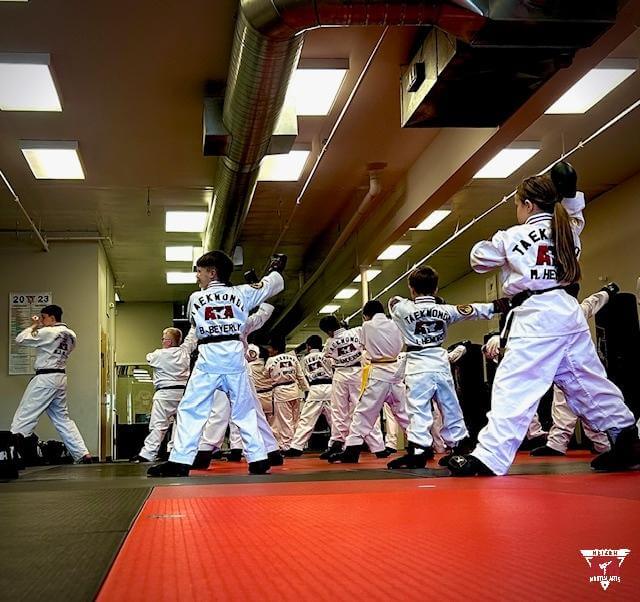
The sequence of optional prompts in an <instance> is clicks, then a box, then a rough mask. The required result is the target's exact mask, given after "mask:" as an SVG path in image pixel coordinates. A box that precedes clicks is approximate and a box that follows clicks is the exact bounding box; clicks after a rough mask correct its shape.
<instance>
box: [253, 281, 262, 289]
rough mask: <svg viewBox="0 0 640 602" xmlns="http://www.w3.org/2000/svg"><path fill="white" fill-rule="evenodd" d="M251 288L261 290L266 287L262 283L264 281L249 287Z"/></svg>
mask: <svg viewBox="0 0 640 602" xmlns="http://www.w3.org/2000/svg"><path fill="white" fill-rule="evenodd" d="M249 286H250V287H251V288H257V289H261V288H262V287H263V286H264V282H262V280H261V281H260V282H254V283H253V284H250V285H249Z"/></svg>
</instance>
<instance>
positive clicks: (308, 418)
mask: <svg viewBox="0 0 640 602" xmlns="http://www.w3.org/2000/svg"><path fill="white" fill-rule="evenodd" d="M306 345H307V354H306V355H305V356H304V358H302V371H303V372H304V375H305V377H306V379H307V382H308V383H309V394H308V395H307V399H306V400H305V402H304V404H303V406H302V412H301V414H300V420H299V421H298V426H296V431H295V433H294V435H293V440H292V441H291V446H290V447H289V449H288V450H287V451H286V452H284V456H285V457H287V458H297V457H299V456H301V455H302V453H303V450H304V448H305V445H306V444H307V442H308V441H309V438H310V437H311V434H312V433H313V427H314V426H315V424H316V422H317V421H318V418H319V417H320V414H324V417H325V418H326V419H327V423H328V424H329V426H331V382H332V380H331V379H332V372H333V371H332V370H331V366H330V365H329V362H327V360H326V358H325V357H324V355H323V353H322V339H321V338H320V337H319V336H318V335H317V334H313V335H311V336H310V337H309V338H308V339H307V342H306Z"/></svg>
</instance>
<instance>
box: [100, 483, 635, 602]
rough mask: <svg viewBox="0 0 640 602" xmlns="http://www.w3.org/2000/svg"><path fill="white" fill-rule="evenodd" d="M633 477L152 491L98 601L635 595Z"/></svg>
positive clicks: (598, 597) (626, 597)
mask: <svg viewBox="0 0 640 602" xmlns="http://www.w3.org/2000/svg"><path fill="white" fill-rule="evenodd" d="M638 476H639V475H638V474H637V473H635V474H633V473H630V474H620V475H594V474H592V475H582V474H580V475H562V476H535V477H534V476H515V477H503V478H484V479H480V478H476V479H469V480H464V479H415V480H384V481H338V482H302V483H300V482H296V483H269V482H263V483H251V484H242V485H231V484H230V485H203V486H189V485H184V486H176V487H160V488H156V489H155V490H154V492H153V494H152V496H151V497H150V498H149V500H148V501H147V502H146V504H145V506H144V508H143V510H142V512H141V514H140V516H139V517H138V519H137V520H136V523H135V525H134V527H133V529H132V531H131V533H130V534H129V537H128V538H127V540H126V542H125V544H124V546H123V549H122V550H121V552H120V554H119V556H118V558H117V559H116V562H115V564H114V566H113V568H112V570H111V572H110V574H109V576H108V578H107V580H106V582H105V584H104V586H103V589H102V591H101V593H100V596H99V600H100V601H101V602H107V601H111V600H114V601H115V600H117V601H122V600H161V601H165V600H166V601H173V600H180V601H182V600H198V601H199V600H220V601H227V600H229V601H235V600H238V601H240V600H242V601H245V600H247V601H253V600H256V601H257V600H260V601H264V600H267V601H270V600H278V601H283V600H284V601H288V600H292V601H293V600H295V601H306V600H309V601H311V600H313V601H317V600H327V601H331V602H336V601H342V600H353V599H355V600H358V601H365V600H381V601H382V600H384V601H385V602H387V601H389V600H394V599H397V600H409V601H412V600H416V601H417V600H420V601H423V600H430V599H442V600H465V602H468V601H469V600H520V601H521V600H562V601H563V602H566V601H567V600H604V599H606V598H611V599H615V600H637V599H638V592H639V591H640V478H638ZM593 548H609V549H617V548H627V549H630V550H631V553H630V554H629V556H628V557H627V558H626V560H625V561H624V563H623V564H622V566H621V567H620V568H619V572H618V574H619V576H620V579H621V581H620V582H613V583H611V585H610V587H609V589H608V590H607V591H604V590H603V589H602V587H601V586H600V584H599V583H597V582H590V581H589V577H590V576H592V575H596V574H601V573H602V570H601V569H599V568H598V566H597V563H594V567H593V568H590V567H589V566H588V564H587V562H586V561H585V559H584V558H583V557H582V555H581V553H580V550H582V549H593Z"/></svg>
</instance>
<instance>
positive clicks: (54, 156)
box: [20, 140, 84, 180]
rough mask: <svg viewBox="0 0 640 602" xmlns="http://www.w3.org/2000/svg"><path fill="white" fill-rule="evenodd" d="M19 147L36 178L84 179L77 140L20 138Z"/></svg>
mask: <svg viewBox="0 0 640 602" xmlns="http://www.w3.org/2000/svg"><path fill="white" fill-rule="evenodd" d="M20 149H21V150H22V154H23V155H24V158H25V159H26V160H27V163H28V164H29V167H30V169H31V172H32V173H33V175H34V176H35V177H36V179H38V180H84V170H83V169H82V164H81V163H80V156H79V155H78V143H77V142H68V141H40V140H21V141H20Z"/></svg>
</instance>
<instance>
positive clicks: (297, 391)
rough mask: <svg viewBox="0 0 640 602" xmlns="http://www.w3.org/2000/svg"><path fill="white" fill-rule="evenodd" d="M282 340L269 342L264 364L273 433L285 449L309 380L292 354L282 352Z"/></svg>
mask: <svg viewBox="0 0 640 602" xmlns="http://www.w3.org/2000/svg"><path fill="white" fill-rule="evenodd" d="M285 348H286V346H285V342H284V339H277V340H276V339H273V340H272V341H271V342H270V343H269V355H270V357H269V359H268V360H267V361H266V363H265V365H264V369H265V371H266V373H267V374H268V375H269V379H270V380H271V383H272V385H273V424H272V428H273V434H274V436H275V438H276V441H277V442H278V444H279V446H280V450H281V451H282V452H286V451H287V450H288V449H289V447H290V445H291V440H292V439H293V434H294V432H295V430H296V424H297V423H298V419H299V417H300V403H301V401H302V399H303V397H304V393H306V392H307V391H308V390H309V383H308V382H307V379H306V377H305V375H304V373H303V372H302V366H301V365H300V362H299V361H298V358H297V357H296V356H295V355H294V354H293V353H285Z"/></svg>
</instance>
